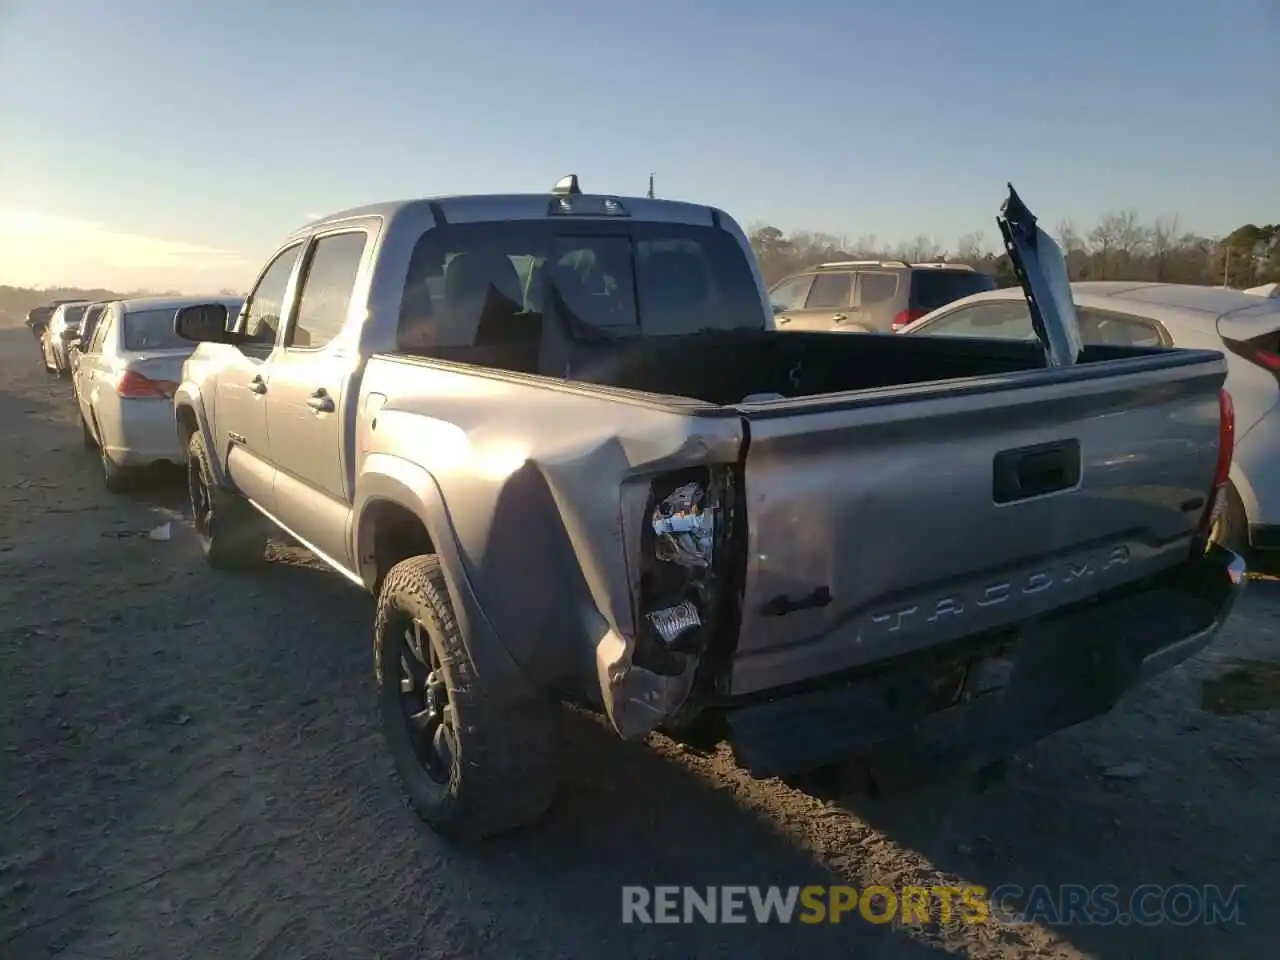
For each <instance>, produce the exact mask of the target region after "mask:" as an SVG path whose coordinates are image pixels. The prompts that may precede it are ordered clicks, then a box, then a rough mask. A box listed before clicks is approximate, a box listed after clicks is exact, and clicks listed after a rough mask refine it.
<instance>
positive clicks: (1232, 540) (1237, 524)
mask: <svg viewBox="0 0 1280 960" xmlns="http://www.w3.org/2000/svg"><path fill="white" fill-rule="evenodd" d="M1209 540H1210V542H1212V543H1216V544H1218V545H1220V546H1223V547H1226V548H1227V549H1228V550H1230V551H1232V552H1233V553H1237V554H1239V555H1240V556H1244V555H1245V554H1246V553H1247V552H1248V550H1249V518H1248V516H1246V514H1245V512H1244V501H1242V500H1241V499H1240V494H1238V493H1237V492H1236V488H1235V485H1234V484H1230V483H1228V484H1227V489H1226V491H1225V497H1224V500H1223V504H1222V506H1221V507H1220V508H1219V509H1218V514H1217V516H1216V517H1214V520H1213V525H1212V526H1211V527H1210V528H1209Z"/></svg>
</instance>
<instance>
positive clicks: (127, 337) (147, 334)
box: [120, 304, 232, 351]
mask: <svg viewBox="0 0 1280 960" xmlns="http://www.w3.org/2000/svg"><path fill="white" fill-rule="evenodd" d="M231 309H232V307H231V305H230V304H228V305H227V310H228V311H230V310H231ZM177 310H178V308H177V307H176V306H175V307H159V308H155V309H151V310H131V311H129V312H128V313H126V314H125V315H124V322H123V324H122V326H121V328H120V344H121V347H122V348H123V349H124V350H127V351H139V350H173V349H177V348H181V347H192V346H193V344H192V343H191V341H189V340H184V339H182V337H179V336H178V335H177V334H176V333H174V332H173V315H174V314H175V313H176V312H177Z"/></svg>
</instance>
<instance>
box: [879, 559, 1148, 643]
mask: <svg viewBox="0 0 1280 960" xmlns="http://www.w3.org/2000/svg"><path fill="white" fill-rule="evenodd" d="M1128 563H1129V548H1128V547H1126V546H1117V547H1112V548H1111V549H1110V550H1106V551H1100V552H1098V553H1096V554H1092V555H1087V556H1084V557H1077V558H1073V559H1069V560H1062V561H1059V562H1057V563H1055V564H1052V565H1050V566H1045V567H1041V568H1040V569H1038V570H1033V571H1031V572H1029V573H1024V574H1019V575H1018V576H1016V577H1011V578H1007V579H1003V580H997V581H995V582H993V583H986V584H982V585H976V586H974V587H973V588H971V589H961V590H956V591H953V592H951V593H948V594H944V595H943V596H940V597H937V598H935V599H934V600H931V601H929V602H927V603H912V604H909V605H906V606H902V607H898V608H896V609H892V610H885V611H883V612H881V613H873V614H871V616H870V617H869V620H870V624H869V625H870V626H872V630H873V632H877V633H897V632H898V631H900V630H902V629H903V628H904V627H911V626H914V625H917V624H921V623H937V622H939V621H940V620H943V619H948V618H949V619H956V618H960V617H967V616H971V615H972V614H973V613H975V612H979V611H982V610H984V609H986V608H989V607H995V606H998V605H1000V604H1004V603H1008V602H1009V601H1010V600H1018V599H1020V598H1022V597H1033V596H1036V595H1038V594H1054V595H1056V594H1057V593H1058V591H1060V590H1062V589H1064V588H1067V587H1070V586H1071V585H1073V584H1075V583H1077V582H1078V581H1081V580H1086V579H1088V578H1090V577H1094V576H1097V575H1100V574H1105V573H1107V572H1108V571H1111V570H1115V569H1117V568H1120V567H1125V566H1127V565H1128ZM1091 592H1095V593H1096V592H1097V591H1096V589H1094V590H1093V591H1091ZM1061 602H1062V601H1061V600H1057V599H1056V598H1055V603H1054V605H1055V606H1056V605H1058V604H1060V603H1061ZM1037 606H1039V604H1037Z"/></svg>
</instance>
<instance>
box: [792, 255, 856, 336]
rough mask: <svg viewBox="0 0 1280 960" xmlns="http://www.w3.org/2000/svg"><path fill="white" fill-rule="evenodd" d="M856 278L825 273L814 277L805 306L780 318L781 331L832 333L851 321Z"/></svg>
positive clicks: (849, 273)
mask: <svg viewBox="0 0 1280 960" xmlns="http://www.w3.org/2000/svg"><path fill="white" fill-rule="evenodd" d="M853 290H854V274H853V272H852V271H850V270H824V271H819V272H817V273H815V274H814V275H813V282H812V283H811V284H810V285H809V289H808V291H807V293H806V294H805V298H804V301H803V302H798V303H797V304H796V305H795V306H793V307H792V308H791V309H789V310H787V311H785V312H784V313H781V314H779V315H778V318H777V323H778V329H780V330H831V329H834V328H835V327H836V326H837V325H838V324H841V323H844V322H845V321H846V320H848V319H849V313H850V311H851V310H852V309H853Z"/></svg>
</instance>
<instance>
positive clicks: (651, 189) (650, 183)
mask: <svg viewBox="0 0 1280 960" xmlns="http://www.w3.org/2000/svg"><path fill="white" fill-rule="evenodd" d="M649 199H650V200H652V199H653V174H652V173H650V174H649Z"/></svg>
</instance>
